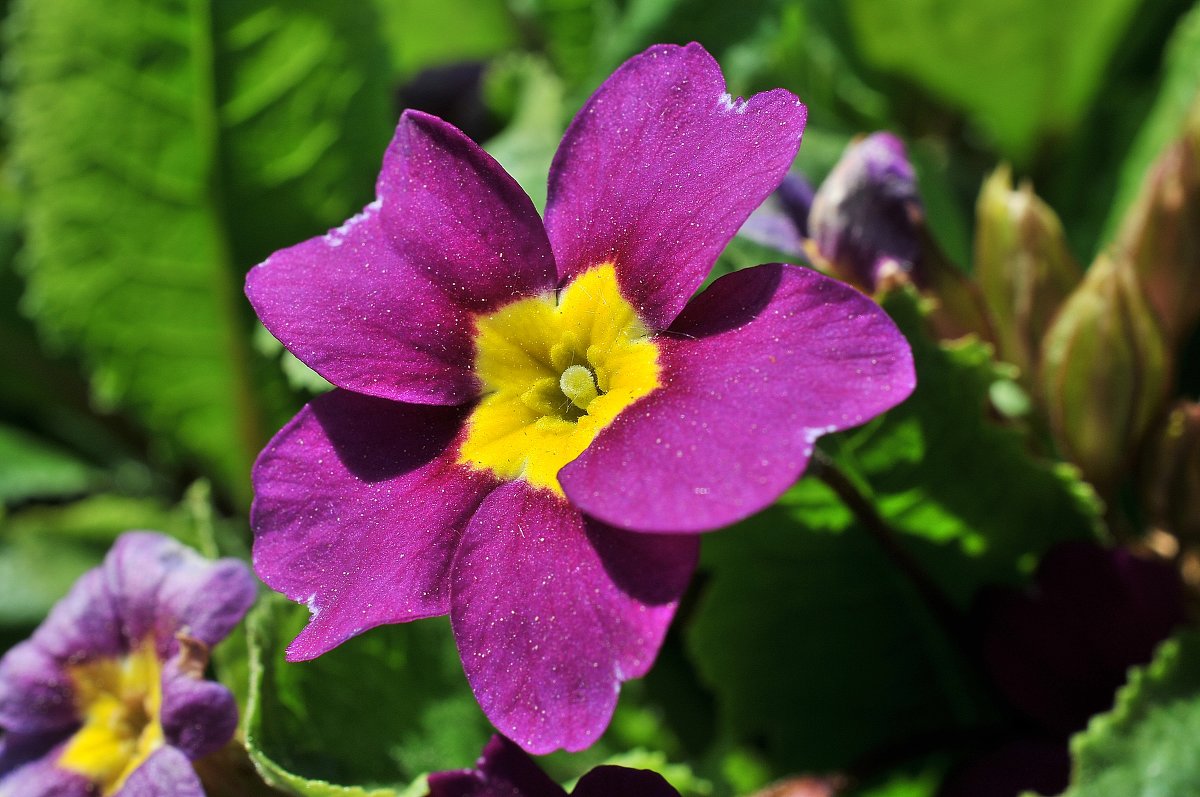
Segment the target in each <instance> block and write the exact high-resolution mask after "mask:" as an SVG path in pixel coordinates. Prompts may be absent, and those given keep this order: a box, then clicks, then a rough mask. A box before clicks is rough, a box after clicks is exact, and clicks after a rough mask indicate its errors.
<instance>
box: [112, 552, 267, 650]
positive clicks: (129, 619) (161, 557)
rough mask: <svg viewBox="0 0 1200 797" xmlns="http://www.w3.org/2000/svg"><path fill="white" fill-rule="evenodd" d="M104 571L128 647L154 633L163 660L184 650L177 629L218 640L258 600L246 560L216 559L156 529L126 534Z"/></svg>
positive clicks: (206, 639) (210, 641) (208, 640)
mask: <svg viewBox="0 0 1200 797" xmlns="http://www.w3.org/2000/svg"><path fill="white" fill-rule="evenodd" d="M104 575H105V579H106V580H107V583H108V589H109V592H110V594H111V596H112V601H113V606H114V607H115V609H116V613H117V616H118V617H119V618H120V622H121V628H122V634H123V636H124V638H125V640H126V644H127V645H128V647H127V649H132V648H134V647H136V646H137V645H138V644H140V643H141V642H142V640H144V639H147V638H149V637H150V636H151V635H153V637H154V639H155V640H156V641H157V647H158V652H159V657H160V658H162V659H167V658H169V657H170V656H171V655H173V654H174V652H175V651H176V650H178V647H179V643H178V640H177V639H176V636H175V635H176V634H177V633H186V634H187V635H189V636H192V637H195V638H196V639H198V640H200V641H201V642H203V643H205V644H206V645H209V646H212V645H215V644H217V643H218V642H220V641H221V640H222V639H224V638H225V636H226V635H228V634H229V632H230V631H231V630H233V627H234V626H235V625H237V624H238V623H239V622H240V621H241V619H242V617H243V616H244V615H245V614H246V611H247V610H248V609H249V608H250V605H251V604H252V603H254V594H255V584H254V577H253V576H252V575H250V571H249V569H248V568H247V567H246V566H245V565H244V564H242V563H241V562H239V561H237V560H235V559H222V560H220V561H216V562H214V561H212V560H210V559H206V558H205V557H203V556H201V555H200V554H198V553H196V552H195V551H194V550H192V549H191V548H188V547H187V546H185V545H183V544H181V543H179V542H178V541H176V540H173V539H171V538H170V537H167V536H164V535H162V534H156V533H154V532H128V533H126V534H122V535H121V536H120V537H119V538H118V539H117V541H116V543H115V544H114V545H113V547H112V550H111V551H109V553H108V556H107V557H105V559H104Z"/></svg>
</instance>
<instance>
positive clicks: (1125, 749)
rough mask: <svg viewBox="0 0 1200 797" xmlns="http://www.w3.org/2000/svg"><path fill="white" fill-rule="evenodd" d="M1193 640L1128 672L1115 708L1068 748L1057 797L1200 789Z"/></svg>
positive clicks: (1162, 794)
mask: <svg viewBox="0 0 1200 797" xmlns="http://www.w3.org/2000/svg"><path fill="white" fill-rule="evenodd" d="M1197 739H1200V634H1197V633H1196V632H1195V631H1189V632H1186V633H1184V634H1181V635H1180V636H1178V637H1176V638H1174V639H1171V640H1168V641H1167V642H1164V643H1163V644H1162V646H1160V647H1159V649H1158V653H1157V655H1156V656H1155V658H1154V661H1152V662H1151V663H1150V664H1148V665H1147V666H1145V667H1140V668H1137V669H1135V670H1133V671H1132V673H1131V675H1130V678H1129V683H1127V684H1126V685H1125V686H1124V687H1122V689H1121V690H1120V691H1119V692H1118V693H1117V701H1116V706H1115V707H1114V708H1113V710H1112V711H1110V712H1109V713H1107V714H1101V715H1100V716H1098V717H1094V718H1093V719H1092V721H1091V723H1089V725H1088V728H1087V730H1086V731H1084V732H1082V733H1080V734H1079V735H1077V736H1075V737H1074V738H1073V739H1072V740H1071V753H1072V756H1073V758H1074V771H1073V773H1072V776H1071V787H1070V788H1069V789H1067V791H1066V792H1065V797H1166V796H1167V795H1172V796H1173V795H1184V794H1195V793H1196V784H1198V783H1200V756H1198V755H1197V754H1196V740H1197Z"/></svg>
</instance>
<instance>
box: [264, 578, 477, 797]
mask: <svg viewBox="0 0 1200 797" xmlns="http://www.w3.org/2000/svg"><path fill="white" fill-rule="evenodd" d="M307 619H308V612H307V611H306V610H305V608H304V607H302V606H297V605H294V604H291V603H288V602H286V601H284V600H282V599H281V598H278V596H274V597H272V598H271V599H268V600H266V601H264V602H263V603H262V604H261V605H260V606H259V607H258V608H257V609H255V611H254V613H253V614H252V615H251V619H250V620H249V645H250V673H251V682H250V699H249V705H248V707H247V711H246V716H245V736H246V746H247V749H248V750H249V751H250V756H251V758H252V759H253V760H254V762H255V764H256V765H257V766H258V768H259V770H260V771H261V772H262V773H263V775H264V777H265V778H266V779H267V780H268V782H270V783H272V784H273V785H275V786H278V787H281V788H288V789H291V790H292V791H293V792H295V793H296V794H300V795H355V796H358V795H363V796H364V797H365V795H370V796H371V797H391V796H392V795H396V794H399V793H402V792H403V790H404V789H405V788H409V784H410V783H411V782H412V781H414V779H416V778H418V777H419V776H421V775H422V774H424V773H426V772H430V771H434V770H445V769H459V768H463V767H468V766H470V765H471V764H472V763H473V762H474V761H475V759H476V758H477V757H478V756H479V751H480V750H482V749H483V746H484V744H486V742H487V740H488V738H490V735H491V727H490V726H489V725H488V723H487V720H486V719H484V717H483V715H482V713H481V712H480V711H479V708H478V707H477V706H476V704H475V698H474V696H473V695H472V694H471V691H470V689H469V688H468V686H467V683H466V679H465V677H464V676H463V673H462V666H461V664H460V663H459V659H458V654H457V652H456V650H455V647H454V641H453V638H452V637H451V634H450V627H449V623H448V622H447V621H446V620H445V619H444V618H441V619H433V620H421V621H418V622H413V623H407V624H403V625H390V626H383V627H381V628H376V629H374V630H372V631H369V632H367V633H366V634H364V635H362V636H359V637H356V638H354V639H352V640H350V641H348V642H345V643H343V644H342V645H341V646H340V647H338V648H337V649H336V650H333V651H331V652H330V653H326V654H325V655H324V656H321V657H320V658H318V659H316V660H315V661H311V662H303V663H294V664H289V663H287V662H285V661H284V657H283V656H284V649H285V647H286V645H287V643H288V642H289V641H290V640H291V639H292V638H293V637H294V636H295V635H296V634H297V633H298V632H299V631H300V630H301V629H302V628H303V627H304V624H305V622H307ZM337 784H341V785H337ZM411 787H412V788H413V789H414V790H417V789H418V788H419V787H418V786H417V785H416V784H413V785H412V786H411Z"/></svg>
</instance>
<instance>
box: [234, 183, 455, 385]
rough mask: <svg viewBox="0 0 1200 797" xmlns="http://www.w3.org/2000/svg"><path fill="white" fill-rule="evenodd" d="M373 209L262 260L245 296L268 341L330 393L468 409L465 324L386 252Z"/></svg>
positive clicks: (417, 275)
mask: <svg viewBox="0 0 1200 797" xmlns="http://www.w3.org/2000/svg"><path fill="white" fill-rule="evenodd" d="M379 207H380V206H379V202H375V203H372V204H371V205H368V206H367V208H366V209H365V210H364V211H363V212H362V213H360V214H359V215H358V216H355V217H354V218H352V219H350V221H348V222H346V223H345V224H344V225H342V226H341V227H340V228H338V229H336V230H332V231H330V232H329V233H327V234H325V235H323V236H320V237H318V238H312V239H310V240H308V241H305V242H304V243H300V244H297V245H295V246H292V247H290V248H288V249H283V250H280V251H278V252H276V253H275V254H273V255H271V256H270V257H269V258H267V260H266V262H264V263H262V264H260V265H258V266H256V267H254V268H253V269H251V271H250V273H249V274H247V275H246V296H247V297H248V298H249V299H250V303H251V304H252V305H254V310H255V312H257V313H258V317H259V318H260V319H262V322H263V324H264V325H265V326H266V327H267V329H268V330H270V331H271V334H272V335H274V336H275V337H277V338H279V340H280V341H282V342H283V345H284V346H286V347H287V348H288V350H289V351H291V352H292V354H294V355H296V356H297V357H299V358H300V359H301V360H302V361H303V362H305V363H306V364H308V365H309V366H310V367H311V368H312V369H313V370H315V371H316V372H317V373H319V374H320V375H321V376H323V377H325V378H326V379H328V380H329V381H330V382H332V383H333V384H335V385H337V386H339V387H344V388H348V389H350V390H355V391H358V392H360V393H367V394H369V395H373V396H382V397H384V398H390V399H394V400H396V401H413V402H418V403H424V404H462V403H464V402H466V401H469V400H470V399H471V398H473V397H474V396H475V394H476V392H477V391H478V385H477V382H476V379H475V377H474V375H473V374H472V373H471V359H472V357H473V356H474V349H473V345H474V344H473V343H472V342H471V339H470V333H471V329H472V326H471V321H470V318H469V317H468V315H467V313H466V311H464V310H463V309H462V308H460V307H458V306H457V305H455V304H454V303H453V302H451V301H450V300H449V298H448V297H447V296H446V295H445V294H444V293H442V291H441V290H440V289H439V288H438V287H437V286H435V285H434V284H433V283H431V282H430V281H429V280H428V279H426V278H425V277H424V276H423V275H422V274H421V273H420V272H419V271H417V270H416V269H415V268H413V267H412V266H411V265H410V264H409V261H408V260H407V259H406V258H404V257H402V256H401V255H400V253H399V252H398V251H397V250H396V249H395V247H394V246H393V245H392V243H391V242H390V241H389V240H388V238H387V236H386V234H385V233H384V230H383V228H382V225H381V224H380V219H379V217H380V209H379Z"/></svg>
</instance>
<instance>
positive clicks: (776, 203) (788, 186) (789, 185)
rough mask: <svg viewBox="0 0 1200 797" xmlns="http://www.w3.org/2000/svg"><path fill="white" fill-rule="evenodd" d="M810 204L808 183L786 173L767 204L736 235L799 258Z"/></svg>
mask: <svg viewBox="0 0 1200 797" xmlns="http://www.w3.org/2000/svg"><path fill="white" fill-rule="evenodd" d="M812 201H813V187H812V183H810V182H809V181H808V179H807V178H805V177H804V175H802V174H798V173H795V172H789V173H788V174H786V175H785V176H784V178H783V182H782V183H780V184H779V187H778V188H776V189H775V192H774V193H772V194H771V195H770V196H769V197H767V201H766V202H763V203H762V204H761V205H759V206H758V207H757V208H756V209H755V210H754V212H753V213H751V214H750V218H748V219H746V223H745V224H743V225H742V228H741V229H740V230H738V235H741V236H744V237H746V238H749V239H750V240H751V241H754V242H755V243H758V244H762V245H763V246H768V247H770V248H772V249H774V250H775V251H777V252H781V253H783V254H785V255H791V256H792V257H797V258H803V257H805V256H806V255H805V251H804V239H805V238H807V237H808V213H809V210H810V209H811V207H812Z"/></svg>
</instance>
